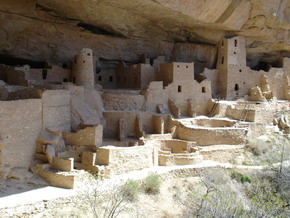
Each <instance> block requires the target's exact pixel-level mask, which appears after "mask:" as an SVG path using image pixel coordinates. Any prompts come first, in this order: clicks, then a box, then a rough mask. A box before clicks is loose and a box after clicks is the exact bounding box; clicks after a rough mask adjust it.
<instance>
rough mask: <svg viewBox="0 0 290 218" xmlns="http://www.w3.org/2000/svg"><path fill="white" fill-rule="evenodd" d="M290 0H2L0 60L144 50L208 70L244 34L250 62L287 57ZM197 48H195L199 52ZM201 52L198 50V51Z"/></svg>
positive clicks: (104, 62) (135, 54) (111, 59)
mask: <svg viewBox="0 0 290 218" xmlns="http://www.w3.org/2000/svg"><path fill="white" fill-rule="evenodd" d="M289 32H290V0H134V1H132V0H82V1H78V0H70V1H59V0H25V1H23V0H1V2H0V57H2V58H4V59H7V55H10V56H13V57H18V58H22V59H28V60H35V61H49V62H52V63H64V62H66V61H68V60H70V59H71V58H72V56H73V55H74V54H76V53H77V52H78V51H79V50H80V49H81V48H84V47H89V48H92V49H93V50H94V52H95V54H96V56H97V57H99V58H100V62H99V65H100V67H102V66H108V65H111V64H114V63H115V61H116V60H121V59H123V60H125V61H129V62H136V61H137V60H138V59H139V56H140V55H141V54H145V55H146V56H149V57H152V58H153V57H156V56H158V55H165V56H166V57H167V59H171V60H178V61H196V62H199V64H200V65H201V66H203V67H204V66H207V67H213V65H214V62H215V61H214V59H215V54H216V48H215V45H216V43H217V42H218V41H219V40H220V39H221V37H223V36H224V35H229V36H231V35H243V36H245V37H246V44H247V53H248V58H249V60H248V61H249V64H255V63H256V62H257V61H258V60H260V59H261V60H265V61H268V62H273V61H275V60H276V59H277V58H278V57H279V56H287V55H288V56H289V54H290V37H289ZM196 48H197V49H196ZM197 51H198V52H197Z"/></svg>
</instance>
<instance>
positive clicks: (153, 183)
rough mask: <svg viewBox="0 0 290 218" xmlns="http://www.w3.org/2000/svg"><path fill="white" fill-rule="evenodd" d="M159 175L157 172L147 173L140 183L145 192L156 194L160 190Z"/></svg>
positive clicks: (160, 181)
mask: <svg viewBox="0 0 290 218" xmlns="http://www.w3.org/2000/svg"><path fill="white" fill-rule="evenodd" d="M161 183H162V180H161V177H160V176H159V175H158V174H157V173H151V174H149V175H148V176H147V177H146V178H145V179H144V181H143V183H142V188H143V190H144V192H145V193H147V194H153V195H156V194H158V193H159V192H160V187H161Z"/></svg>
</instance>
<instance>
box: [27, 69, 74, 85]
mask: <svg viewBox="0 0 290 218" xmlns="http://www.w3.org/2000/svg"><path fill="white" fill-rule="evenodd" d="M70 77H71V70H69V69H64V68H62V67H59V66H52V68H51V69H34V68H31V69H30V70H29V74H28V76H27V80H33V81H36V82H51V83H62V82H69V81H70Z"/></svg>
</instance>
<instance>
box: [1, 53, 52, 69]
mask: <svg viewBox="0 0 290 218" xmlns="http://www.w3.org/2000/svg"><path fill="white" fill-rule="evenodd" d="M0 64H5V65H8V66H23V65H25V64H28V65H29V66H30V67H31V68H46V67H47V63H46V62H44V61H34V60H29V59H24V58H18V57H14V56H12V55H8V54H0Z"/></svg>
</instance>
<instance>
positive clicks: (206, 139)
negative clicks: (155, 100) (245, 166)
mask: <svg viewBox="0 0 290 218" xmlns="http://www.w3.org/2000/svg"><path fill="white" fill-rule="evenodd" d="M245 134H246V129H244V128H231V127H228V128H210V127H207V128H205V127H187V126H184V125H183V124H180V125H179V126H178V127H177V138H179V139H183V140H188V141H195V142H196V143H197V145H198V146H203V145H219V144H242V143H244V142H245Z"/></svg>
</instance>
